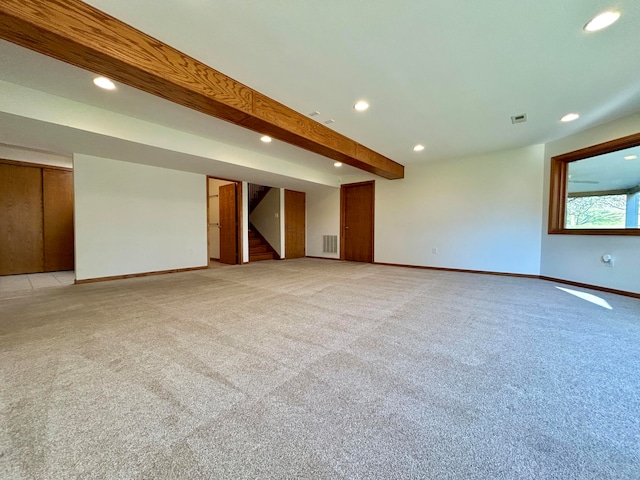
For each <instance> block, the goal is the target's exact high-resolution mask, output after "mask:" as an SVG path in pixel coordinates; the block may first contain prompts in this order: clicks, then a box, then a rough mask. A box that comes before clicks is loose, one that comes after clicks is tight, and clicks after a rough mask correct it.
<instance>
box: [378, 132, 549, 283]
mask: <svg viewBox="0 0 640 480" xmlns="http://www.w3.org/2000/svg"><path fill="white" fill-rule="evenodd" d="M543 148H544V147H543V146H542V145H534V146H531V147H526V148H520V149H516V150H510V151H503V152H496V153H491V154H487V155H480V156H474V157H468V158H463V159H456V160H446V161H441V162H438V163H434V164H427V165H424V166H413V165H410V166H407V167H406V169H405V179H403V180H394V181H384V180H376V186H375V188H376V205H375V209H376V216H375V261H376V262H383V263H398V264H408V265H421V266H433V267H445V268H459V269H468V270H483V271H491V272H509V273H522V274H534V275H537V274H538V273H539V269H540V241H541V238H540V237H541V235H540V224H541V221H542V212H541V211H540V205H541V204H542V185H543ZM434 248H436V249H437V252H438V253H437V254H434V253H432V249H434Z"/></svg>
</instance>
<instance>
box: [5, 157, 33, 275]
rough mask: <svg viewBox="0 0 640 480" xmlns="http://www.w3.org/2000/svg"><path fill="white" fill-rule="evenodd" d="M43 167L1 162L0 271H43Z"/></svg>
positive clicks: (9, 272) (7, 273)
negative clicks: (20, 165)
mask: <svg viewBox="0 0 640 480" xmlns="http://www.w3.org/2000/svg"><path fill="white" fill-rule="evenodd" d="M42 252H43V234H42V170H41V169H40V168H29V167H19V166H15V165H5V164H0V275H12V274H18V273H33V272H42V270H43V267H44V259H43V255H42Z"/></svg>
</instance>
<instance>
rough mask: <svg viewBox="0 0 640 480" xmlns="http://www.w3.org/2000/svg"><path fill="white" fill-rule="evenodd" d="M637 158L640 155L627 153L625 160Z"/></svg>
mask: <svg viewBox="0 0 640 480" xmlns="http://www.w3.org/2000/svg"><path fill="white" fill-rule="evenodd" d="M636 158H638V155H627V156H626V157H624V159H625V160H635V159H636Z"/></svg>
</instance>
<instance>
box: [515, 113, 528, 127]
mask: <svg viewBox="0 0 640 480" xmlns="http://www.w3.org/2000/svg"><path fill="white" fill-rule="evenodd" d="M526 121H527V114H526V113H521V114H520V115H514V116H513V117H511V123H513V124H514V125H515V124H516V123H524V122H526Z"/></svg>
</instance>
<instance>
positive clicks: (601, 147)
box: [549, 133, 640, 235]
mask: <svg viewBox="0 0 640 480" xmlns="http://www.w3.org/2000/svg"><path fill="white" fill-rule="evenodd" d="M550 185H551V191H550V197H549V233H550V234H566V235H640V228H639V223H640V133H636V134H634V135H629V136H627V137H623V138H618V139H616V140H612V141H610V142H606V143H601V144H598V145H593V146H591V147H587V148H583V149H581V150H576V151H574V152H569V153H565V154H563V155H558V156H556V157H553V158H551V182H550Z"/></svg>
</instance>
